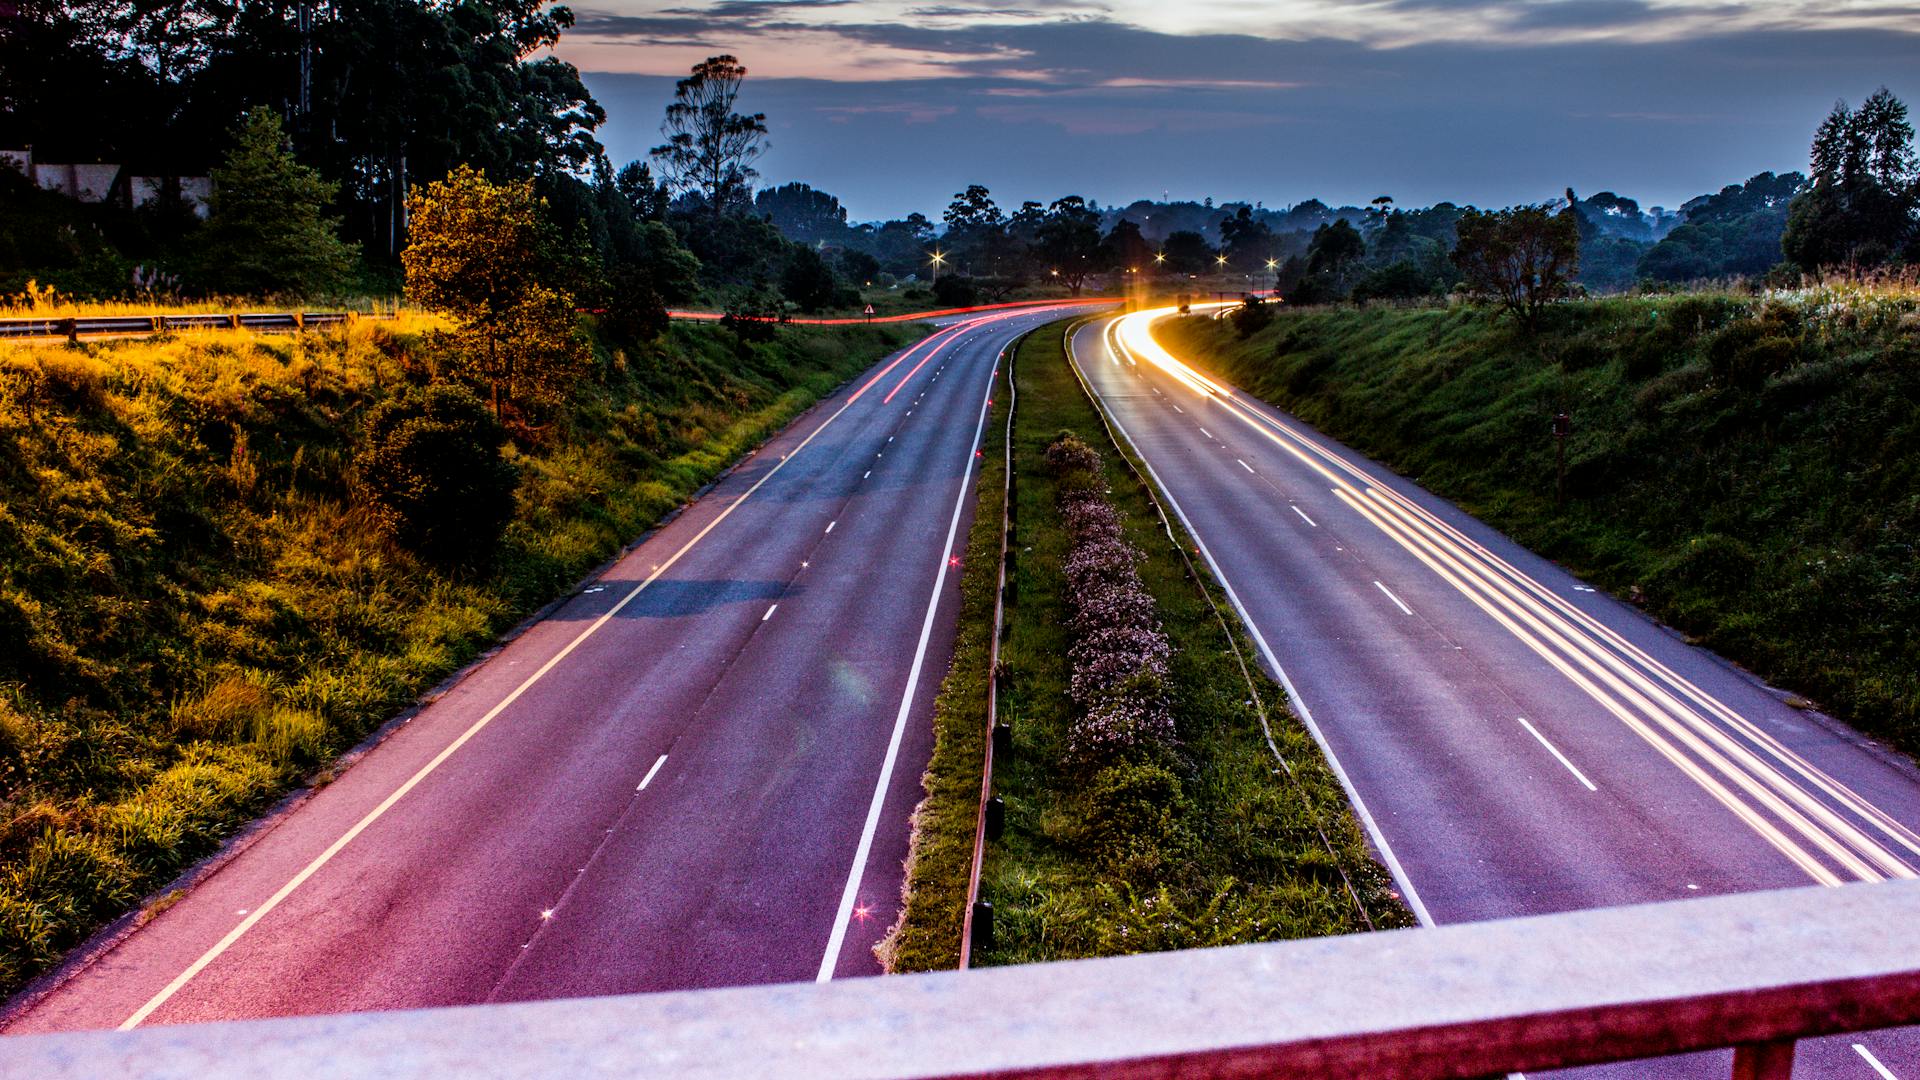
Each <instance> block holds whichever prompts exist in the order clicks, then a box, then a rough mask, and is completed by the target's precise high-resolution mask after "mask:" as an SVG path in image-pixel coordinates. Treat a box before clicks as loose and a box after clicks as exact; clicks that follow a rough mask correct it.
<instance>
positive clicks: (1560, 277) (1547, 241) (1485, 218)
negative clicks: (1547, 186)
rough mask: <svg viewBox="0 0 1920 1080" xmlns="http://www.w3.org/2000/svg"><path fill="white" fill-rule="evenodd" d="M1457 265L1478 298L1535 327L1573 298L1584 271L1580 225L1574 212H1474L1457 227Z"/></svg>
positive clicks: (1533, 209) (1519, 209)
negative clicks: (1554, 306)
mask: <svg viewBox="0 0 1920 1080" xmlns="http://www.w3.org/2000/svg"><path fill="white" fill-rule="evenodd" d="M1455 230H1456V232H1458V234H1459V236H1460V242H1459V243H1458V244H1457V245H1455V247H1454V249H1453V265H1454V266H1456V267H1458V268H1459V270H1460V274H1461V276H1462V277H1463V278H1464V279H1465V284H1466V287H1467V290H1468V292H1469V293H1470V294H1471V295H1473V296H1474V297H1476V298H1477V299H1481V300H1487V301H1491V302H1493V303H1495V304H1498V305H1499V307H1500V309H1501V310H1502V311H1505V312H1508V313H1510V314H1512V315H1513V316H1514V317H1515V318H1517V319H1519V320H1520V322H1521V323H1522V324H1523V325H1524V326H1526V327H1528V328H1529V329H1531V328H1533V327H1534V326H1535V325H1536V324H1537V323H1538V322H1539V318H1540V312H1541V310H1542V309H1544V308H1545V307H1546V306H1547V305H1548V304H1550V303H1553V302H1554V301H1556V300H1561V299H1564V298H1565V297H1568V296H1571V295H1572V294H1573V275H1574V274H1575V273H1577V272H1578V271H1579V269H1580V222H1579V218H1578V215H1577V212H1575V211H1574V210H1572V209H1571V208H1569V209H1567V210H1563V211H1561V212H1559V213H1557V214H1556V213H1553V212H1551V211H1550V210H1549V209H1548V208H1547V207H1545V206H1516V207H1514V208H1512V209H1510V210H1468V211H1467V212H1466V213H1464V214H1462V215H1460V220H1459V222H1458V224H1457V225H1456V226H1455Z"/></svg>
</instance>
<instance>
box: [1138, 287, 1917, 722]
mask: <svg viewBox="0 0 1920 1080" xmlns="http://www.w3.org/2000/svg"><path fill="white" fill-rule="evenodd" d="M1159 333H1160V337H1161V340H1162V342H1163V343H1164V344H1166V345H1167V347H1168V348H1170V349H1172V350H1173V351H1174V352H1175V353H1176V354H1178V355H1180V356H1182V357H1183V358H1185V359H1189V360H1192V361H1193V362H1195V363H1196V364H1197V365H1198V366H1200V367H1201V368H1203V369H1206V370H1210V371H1212V372H1215V373H1217V374H1218V375H1220V376H1221V377H1222V378H1224V379H1226V380H1228V381H1231V382H1233V383H1235V384H1236V385H1238V386H1241V387H1244V388H1246V389H1248V390H1250V391H1252V392H1253V393H1255V394H1257V395H1259V396H1261V397H1262V398H1265V399H1266V400H1269V401H1272V402H1274V403H1275V404H1277V405H1280V406H1282V407H1284V408H1287V409H1289V410H1291V411H1292V412H1294V413H1295V414H1296V415H1298V416H1300V417H1301V418H1303V419H1305V420H1307V421H1308V422H1310V423H1312V424H1314V425H1315V426H1317V427H1319V428H1320V429H1321V430H1323V431H1326V432H1327V433H1329V434H1331V435H1333V436H1335V437H1337V438H1340V439H1342V440H1344V441H1346V442H1348V443H1349V444H1350V445H1353V446H1355V447H1356V448H1358V449H1360V450H1363V451H1365V452H1366V453H1368V454H1370V455H1372V456H1374V457H1375V458H1377V459H1379V460H1381V461H1384V462H1387V463H1388V464H1390V465H1392V466H1393V467H1394V468H1395V469H1397V470H1399V471H1401V472H1402V473H1405V474H1407V475H1410V476H1413V477H1415V478H1417V479H1418V480H1419V482H1420V483H1421V484H1422V485H1424V486H1426V487H1428V488H1429V489H1431V490H1433V491H1435V492H1437V493H1439V494H1441V495H1444V496H1446V497H1448V498H1450V499H1453V500H1455V501H1456V502H1458V503H1459V504H1460V505H1462V506H1463V507H1464V508H1466V509H1467V510H1469V511H1471V512H1472V513H1474V514H1475V515H1477V516H1479V517H1480V518H1481V519H1483V520H1485V521H1487V522H1488V523H1490V524H1492V525H1494V526H1496V527H1498V528H1500V529H1502V530H1504V531H1505V532H1507V533H1508V534H1509V535H1511V536H1513V537H1514V538H1515V539H1517V540H1519V541H1520V542H1522V543H1524V544H1526V545H1528V546H1529V547H1531V548H1533V549H1534V550H1536V551H1539V552H1541V553H1542V554H1544V555H1547V556H1549V557H1551V558H1553V559H1556V560H1559V561H1560V562H1562V563H1564V564H1566V565H1568V566H1570V567H1571V568H1573V569H1574V570H1575V571H1576V572H1578V573H1580V574H1582V575H1584V576H1587V577H1588V578H1590V579H1591V580H1592V581H1593V582H1594V583H1595V584H1597V585H1599V586H1601V587H1603V588H1605V589H1607V590H1608V591H1610V592H1613V593H1614V594H1616V595H1619V596H1622V597H1627V598H1631V599H1633V600H1635V601H1636V602H1639V603H1643V604H1644V605H1645V606H1646V607H1647V609H1648V610H1649V611H1650V612H1652V613H1653V614H1655V615H1657V616H1658V617H1660V618H1662V619H1664V620H1666V621H1667V622H1668V623H1670V624H1671V625H1673V626H1675V627H1677V628H1679V629H1680V630H1682V631H1684V632H1685V633H1687V634H1688V635H1690V636H1691V637H1693V638H1695V639H1696V640H1698V641H1699V642H1700V643H1701V644H1703V645H1705V646H1707V647H1709V648H1712V649H1714V650H1716V651H1718V652H1720V653H1721V654H1723V655H1725V656H1727V657H1729V658H1731V659H1733V660H1735V661H1737V662H1739V663H1741V664H1743V665H1746V666H1747V667H1749V668H1751V669H1753V670H1754V671H1756V672H1758V673H1760V674H1761V675H1763V676H1764V677H1766V678H1768V679H1769V680H1772V681H1774V682H1776V683H1777V684H1779V685H1782V686H1784V687H1788V688H1791V689H1793V690H1794V691H1797V692H1798V693H1801V694H1804V695H1806V696H1807V697H1809V698H1812V699H1814V700H1816V701H1817V702H1818V703H1819V704H1820V705H1821V706H1822V707H1824V708H1827V709H1830V710H1832V711H1833V712H1835V713H1836V714H1838V715H1839V716H1841V717H1842V718H1844V719H1846V720H1847V721H1849V722H1851V723H1853V724H1854V725H1856V726H1857V727H1859V728H1860V729H1861V730H1863V731H1866V732H1869V733H1871V734H1874V735H1877V736H1879V737H1882V738H1884V739H1886V740H1888V741H1890V742H1892V743H1894V744H1896V745H1898V746H1900V747H1901V748H1903V749H1905V750H1907V751H1909V752H1914V751H1920V637H1916V636H1915V635H1914V633H1913V628H1914V627H1915V626H1917V625H1920V590H1916V588H1915V586H1916V583H1920V554H1917V553H1920V548H1917V547H1916V545H1917V544H1920V295H1916V294H1915V292H1914V291H1913V290H1912V289H1911V288H1907V289H1898V288H1891V289H1873V290H1869V289H1853V288H1826V289H1820V290H1814V291H1808V292H1802V293H1794V294H1782V295H1778V296H1774V297H1770V298H1768V299H1765V300H1760V299H1755V298H1750V297H1734V296H1711V295H1701V296H1688V297H1667V298H1647V299H1618V300H1605V301H1594V302H1583V303H1576V304H1566V305H1562V306H1560V307H1558V308H1556V309H1554V310H1553V311H1552V312H1551V313H1550V318H1549V319H1548V321H1547V323H1546V324H1545V326H1544V327H1543V328H1542V330H1541V331H1540V333H1539V334H1538V336H1537V337H1528V336H1526V335H1525V334H1523V333H1521V332H1520V331H1519V330H1517V329H1516V328H1515V327H1513V326H1512V325H1510V324H1509V323H1507V322H1505V321H1501V320H1497V319H1496V318H1495V317H1494V316H1493V315H1491V314H1490V313H1488V312H1485V311H1479V310H1474V309H1471V308H1464V307H1456V308H1452V309H1446V310H1438V309H1420V310H1410V309H1404V308H1364V309H1353V308H1341V309H1318V310H1302V311H1297V312H1290V313H1287V314H1285V315H1282V316H1280V317H1278V318H1276V319H1275V320H1274V321H1273V322H1272V324H1271V325H1269V326H1267V327H1265V328H1264V329H1261V330H1259V331H1258V332H1255V333H1253V334H1252V335H1251V336H1249V337H1242V336H1240V334H1239V333H1238V332H1237V330H1236V327H1235V325H1234V323H1233V322H1232V321H1230V320H1222V321H1212V320H1202V319H1193V320H1186V321H1184V322H1181V323H1179V324H1177V325H1171V326H1169V325H1166V324H1163V326H1162V328H1161V330H1160V332H1159ZM1563 410H1564V411H1565V412H1567V413H1568V414H1569V415H1570V417H1571V420H1572V434H1571V436H1570V437H1569V438H1568V440H1567V446H1566V481H1565V483H1566V505H1565V508H1564V510H1556V508H1555V461H1554V445H1553V443H1554V439H1553V437H1552V435H1551V426H1552V418H1553V416H1554V415H1555V413H1556V412H1559V411H1563Z"/></svg>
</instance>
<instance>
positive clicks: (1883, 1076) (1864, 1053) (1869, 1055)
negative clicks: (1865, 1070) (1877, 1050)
mask: <svg viewBox="0 0 1920 1080" xmlns="http://www.w3.org/2000/svg"><path fill="white" fill-rule="evenodd" d="M1853 1052H1854V1053H1856V1054H1859V1055H1860V1056H1861V1057H1863V1058H1865V1059H1866V1061H1867V1064H1868V1065H1871V1066H1873V1071H1874V1072H1877V1073H1879V1074H1880V1080H1900V1078H1899V1077H1897V1076H1895V1075H1893V1070H1892V1069H1889V1068H1887V1067H1886V1066H1885V1065H1882V1064H1880V1059H1879V1058H1877V1057H1874V1056H1873V1051H1871V1050H1869V1049H1867V1048H1866V1047H1864V1046H1862V1045H1860V1044H1859V1043H1854V1044H1853Z"/></svg>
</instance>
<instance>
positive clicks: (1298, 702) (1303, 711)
mask: <svg viewBox="0 0 1920 1080" xmlns="http://www.w3.org/2000/svg"><path fill="white" fill-rule="evenodd" d="M1109 347H1110V346H1109ZM1075 366H1076V367H1077V366H1078V364H1077V363H1076V364H1075ZM1089 384H1091V382H1089ZM1094 393H1095V394H1098V393H1099V391H1098V390H1095V391H1094ZM1102 400H1105V399H1104V398H1103V399H1102ZM1107 417H1108V419H1110V420H1112V421H1113V426H1114V430H1116V431H1118V432H1119V433H1120V437H1121V438H1123V439H1125V440H1127V443H1128V444H1129V445H1131V446H1132V447H1133V451H1134V453H1135V454H1138V455H1139V457H1140V463H1141V464H1142V465H1145V466H1146V467H1147V476H1149V477H1150V478H1152V480H1153V483H1154V486H1155V487H1157V488H1159V489H1160V494H1161V495H1163V496H1165V497H1166V500H1167V505H1168V506H1171V507H1173V516H1174V517H1177V518H1179V519H1180V524H1181V526H1182V527H1183V528H1185V529H1186V530H1187V535H1188V536H1191V537H1193V543H1194V546H1195V547H1198V548H1199V549H1200V557H1201V558H1203V559H1205V560H1206V561H1207V567H1208V568H1209V569H1211V570H1212V571H1213V576H1214V578H1215V580H1217V581H1219V582H1220V587H1221V588H1222V589H1224V590H1226V594H1227V602H1228V603H1230V604H1232V605H1233V610H1235V611H1237V612H1239V613H1240V621H1241V622H1243V623H1245V624H1246V627H1247V632H1248V633H1249V634H1252V635H1253V643H1254V644H1255V645H1258V646H1259V647H1260V655H1261V656H1263V657H1265V658H1266V661H1267V667H1268V668H1269V669H1271V670H1272V671H1273V674H1274V677H1275V678H1277V679H1279V680H1280V688H1281V689H1283V690H1285V691H1286V692H1287V701H1288V703H1290V704H1291V705H1292V706H1293V711H1294V712H1296V713H1299V714H1300V723H1302V724H1303V725H1305V726H1306V729H1307V734H1309V735H1312V736H1313V741H1314V743H1315V744H1317V745H1318V746H1319V747H1320V753H1321V755H1322V756H1323V757H1325V758H1326V759H1327V768H1329V769H1331V770H1333V775H1334V777H1335V778H1336V779H1338V780H1339V781H1340V786H1341V788H1343V789H1345V791H1346V793H1347V801H1349V802H1351V803H1352V804H1353V812H1354V813H1355V814H1357V815H1358V816H1359V818H1360V826H1361V828H1364V829H1365V830H1366V831H1367V836H1368V837H1369V838H1370V839H1372V841H1373V848H1374V850H1375V851H1378V852H1379V853H1380V859H1381V861H1382V862H1384V863H1386V864H1387V874H1388V875H1389V876H1391V877H1392V878H1393V883H1394V884H1395V885H1398V886H1400V896H1401V899H1403V900H1405V901H1406V902H1407V906H1408V907H1410V908H1412V909H1413V917H1414V918H1416V919H1419V920H1420V925H1422V926H1434V925H1437V924H1436V923H1435V922H1434V920H1433V913H1432V912H1429V911H1428V910H1427V904H1426V901H1424V900H1422V899H1420V893H1419V890H1417V889H1415V888H1414V887H1413V879H1412V878H1410V877H1408V876H1407V870H1406V868H1405V867H1403V866H1401V865H1400V857H1399V856H1398V855H1395V854H1394V853H1393V846H1392V845H1391V844H1388V843H1387V836H1386V834H1385V833H1383V832H1381V831H1380V823H1379V822H1378V821H1375V820H1374V817H1373V811H1371V810H1368V809H1367V801H1366V800H1365V799H1363V798H1361V797H1360V789H1359V788H1357V787H1354V786H1353V778H1352V777H1349V776H1348V775H1347V770H1346V767H1345V766H1343V765H1341V764H1340V757H1339V755H1337V754H1335V753H1334V752H1333V746H1332V744H1330V743H1328V742H1327V736H1326V734H1325V733H1324V732H1322V731H1321V730H1320V725H1319V723H1318V722H1317V721H1315V720H1314V718H1313V710H1312V709H1309V708H1308V707H1307V702H1306V699H1305V698H1302V697H1301V696H1300V691H1299V689H1298V688H1296V687H1295V686H1294V685H1293V679H1292V678H1291V677H1290V676H1288V674H1287V669H1286V668H1284V667H1281V666H1280V658H1279V657H1277V656H1275V655H1273V646H1271V645H1269V644H1267V636H1266V635H1265V634H1263V633H1261V632H1260V624H1259V623H1256V622H1254V621H1253V614H1252V613H1251V612H1249V611H1248V610H1247V605H1245V604H1243V603H1241V602H1240V594H1239V593H1237V592H1235V591H1234V588H1233V582H1232V581H1231V580H1229V579H1228V578H1227V575H1226V572H1225V571H1223V570H1221V569H1220V563H1219V562H1218V561H1217V560H1215V559H1214V557H1213V549H1211V548H1209V547H1208V546H1207V542H1206V540H1204V539H1202V538H1201V535H1200V530H1198V529H1196V528H1194V527H1193V521H1192V520H1191V519H1189V518H1188V517H1187V511H1186V509H1185V508H1183V507H1182V506H1181V505H1180V500H1179V499H1176V498H1174V496H1173V489H1171V488H1169V487H1168V486H1167V485H1166V484H1165V483H1164V482H1162V481H1161V479H1160V474H1159V472H1158V471H1157V470H1155V469H1154V467H1153V462H1151V461H1149V460H1147V456H1146V455H1145V454H1143V453H1141V452H1140V443H1139V442H1138V441H1136V440H1135V439H1134V437H1133V436H1132V435H1131V434H1130V433H1128V431H1127V428H1126V425H1125V424H1122V423H1121V422H1120V418H1119V417H1118V416H1115V415H1114V414H1113V413H1112V412H1111V411H1109V412H1108V413H1107Z"/></svg>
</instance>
